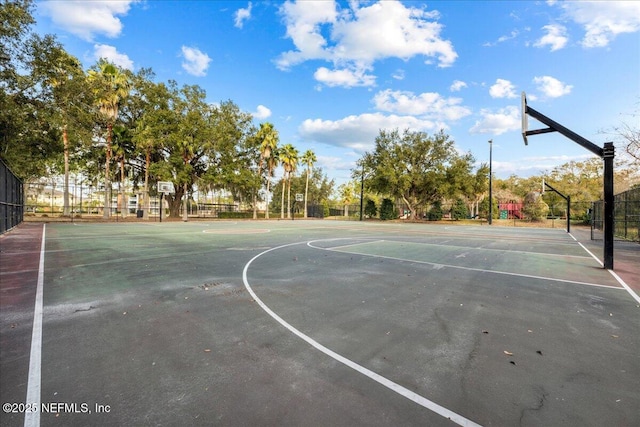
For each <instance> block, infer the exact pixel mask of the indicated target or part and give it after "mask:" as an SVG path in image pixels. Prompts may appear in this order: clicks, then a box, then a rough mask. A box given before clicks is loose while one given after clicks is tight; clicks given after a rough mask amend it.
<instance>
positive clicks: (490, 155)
mask: <svg viewBox="0 0 640 427" xmlns="http://www.w3.org/2000/svg"><path fill="white" fill-rule="evenodd" d="M492 151H493V139H490V140H489V225H491V223H492V222H493V194H492V192H493V185H492V182H491V175H493V171H492V163H493V162H492V160H493V159H492Z"/></svg>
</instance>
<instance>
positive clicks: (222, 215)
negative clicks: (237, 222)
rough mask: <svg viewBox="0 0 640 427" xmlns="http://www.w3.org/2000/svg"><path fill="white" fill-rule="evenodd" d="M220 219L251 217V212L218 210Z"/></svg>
mask: <svg viewBox="0 0 640 427" xmlns="http://www.w3.org/2000/svg"><path fill="white" fill-rule="evenodd" d="M218 218H220V219H246V218H253V212H218Z"/></svg>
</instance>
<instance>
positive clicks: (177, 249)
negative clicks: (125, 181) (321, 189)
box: [0, 221, 640, 426]
mask: <svg viewBox="0 0 640 427" xmlns="http://www.w3.org/2000/svg"><path fill="white" fill-rule="evenodd" d="M29 226H30V227H41V226H39V225H38V226H36V225H29ZM39 230H41V228H39ZM19 232H21V230H16V231H13V232H12V233H19ZM40 233H41V231H40ZM579 234H580V232H576V233H574V237H576V238H578V240H581V241H582V239H581V238H580V236H579ZM45 235H46V245H45V249H46V250H45V255H44V256H45V262H44V266H45V268H44V281H43V292H44V294H43V315H42V343H41V356H42V362H41V379H40V384H41V393H40V399H41V402H42V403H51V402H62V403H65V404H68V405H67V406H63V408H62V409H63V410H62V411H54V413H41V414H40V420H39V424H40V425H43V426H44V425H238V426H240V425H242V426H244V425H345V426H346V425H349V426H353V425H367V426H368V425H394V426H395V425H436V426H438V425H475V424H479V425H487V426H489V425H498V426H505V425H580V426H589V425H593V426H601V425H616V426H625V425H629V426H632V425H638V424H640V334H639V333H638V331H639V330H640V307H639V306H640V301H638V300H636V298H637V294H638V287H639V283H638V280H637V276H634V275H633V272H631V274H627V273H628V271H627V270H629V267H628V266H629V265H635V263H634V262H633V260H634V259H636V258H633V257H634V256H637V252H632V253H631V255H629V258H628V259H630V260H632V261H630V262H626V261H625V262H626V263H621V266H622V270H623V271H624V272H625V274H624V275H622V274H621V276H624V277H622V278H621V279H620V280H618V278H616V277H614V275H612V274H611V273H610V272H608V271H606V270H603V269H602V268H601V266H600V264H598V262H597V260H596V259H594V257H593V256H592V255H591V254H590V253H589V252H587V250H586V249H590V250H591V252H593V253H594V254H595V255H596V256H600V255H601V254H600V253H599V252H598V250H597V246H595V248H594V243H593V242H588V241H586V240H584V241H582V243H583V244H584V245H585V247H583V246H581V245H580V244H579V243H578V242H577V241H576V240H575V239H574V237H572V236H571V235H569V234H567V233H566V232H564V231H562V230H560V229H528V228H501V227H488V226H477V227H474V226H442V225H427V224H397V223H391V224H385V223H357V222H341V221H256V222H254V221H247V222H231V221H229V222H189V223H177V222H169V223H162V224H160V223H145V224H141V223H125V224H88V223H78V224H48V225H47V226H46V231H45ZM2 239H3V240H1V241H0V242H1V243H2V244H3V259H4V260H9V259H10V257H13V256H15V257H18V256H22V257H23V258H24V257H34V258H36V259H37V258H39V253H37V252H24V253H18V252H16V251H14V252H13V253H10V252H7V250H10V248H11V242H12V241H11V237H9V236H5V237H3V238H2ZM596 244H597V242H596ZM36 246H37V248H38V250H39V245H36ZM11 259H12V258H11ZM3 262H4V261H3ZM36 264H37V263H36ZM12 274H13V273H11V272H9V271H8V270H3V276H2V277H3V281H4V280H5V279H8V278H10V277H12V276H11V275H12ZM634 277H635V280H634ZM24 281H25V282H28V280H26V279H25V280H24ZM625 285H626V287H627V288H628V289H625ZM20 286H24V287H25V288H28V289H33V292H34V295H35V283H23V284H21V285H19V286H16V285H12V287H11V288H9V287H7V288H3V299H2V310H1V316H0V317H1V319H0V320H1V322H2V323H1V327H2V328H1V331H2V357H1V358H0V359H1V360H0V362H1V364H0V369H1V370H2V372H1V373H2V385H1V386H0V391H1V397H2V403H3V404H4V403H6V402H11V403H13V402H16V403H19V402H24V401H25V396H26V390H27V383H28V377H29V375H28V366H29V354H30V349H31V347H32V345H31V341H30V340H31V328H32V325H33V315H34V308H33V301H34V296H31V297H30V298H27V297H25V295H26V296H28V295H31V294H30V293H29V292H26V293H25V292H23V293H22V297H21V298H18V297H17V296H16V295H17V293H18V290H17V288H18V287H20ZM634 295H635V296H634ZM74 404H75V406H74ZM83 404H86V405H87V406H86V407H88V408H90V410H88V411H86V412H83V411H72V410H71V409H76V408H85V406H82V405H83ZM96 405H98V406H96ZM105 408H108V411H105V410H104V409H105ZM23 423H24V415H23V414H21V413H17V412H14V411H9V413H3V414H2V425H3V426H4V425H8V426H9V425H16V426H18V425H23Z"/></svg>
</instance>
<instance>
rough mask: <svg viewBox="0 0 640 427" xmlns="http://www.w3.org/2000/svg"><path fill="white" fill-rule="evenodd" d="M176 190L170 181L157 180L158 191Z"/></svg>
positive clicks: (171, 192) (173, 191)
mask: <svg viewBox="0 0 640 427" xmlns="http://www.w3.org/2000/svg"><path fill="white" fill-rule="evenodd" d="M175 192H176V190H175V189H174V188H173V182H171V181H158V193H164V194H174V193H175Z"/></svg>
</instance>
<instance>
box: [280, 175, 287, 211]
mask: <svg viewBox="0 0 640 427" xmlns="http://www.w3.org/2000/svg"><path fill="white" fill-rule="evenodd" d="M286 186H287V181H286V180H285V179H284V177H282V202H281V203H280V219H284V187H286Z"/></svg>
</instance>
